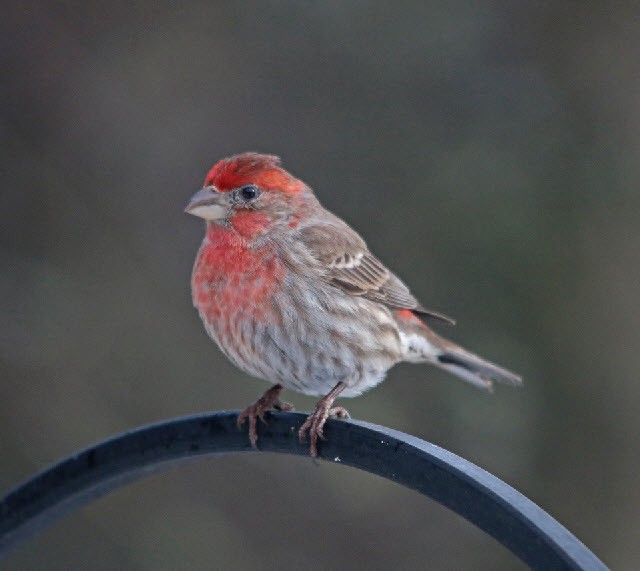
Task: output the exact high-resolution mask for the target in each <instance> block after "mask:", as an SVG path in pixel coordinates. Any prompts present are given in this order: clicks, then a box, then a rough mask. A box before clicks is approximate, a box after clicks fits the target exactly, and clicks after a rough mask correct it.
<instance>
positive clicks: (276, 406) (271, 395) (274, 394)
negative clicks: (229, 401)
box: [236, 385, 293, 450]
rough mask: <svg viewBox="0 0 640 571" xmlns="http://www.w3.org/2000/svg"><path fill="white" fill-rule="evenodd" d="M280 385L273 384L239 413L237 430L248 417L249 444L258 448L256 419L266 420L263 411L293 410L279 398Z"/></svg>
mask: <svg viewBox="0 0 640 571" xmlns="http://www.w3.org/2000/svg"><path fill="white" fill-rule="evenodd" d="M282 389H283V387H282V385H273V386H272V387H271V388H270V389H269V390H268V391H267V392H265V393H264V394H263V395H262V396H261V397H260V398H259V399H258V400H257V401H256V402H255V403H254V404H251V405H249V406H248V407H247V408H245V409H244V410H243V411H242V412H241V413H240V414H239V415H238V420H237V421H236V424H237V425H238V430H241V429H242V425H243V424H244V423H245V421H246V420H247V419H249V440H250V441H251V446H253V448H255V449H256V450H257V449H258V429H257V424H258V419H260V420H261V421H262V422H264V424H267V421H266V420H265V419H264V415H265V413H267V412H268V411H270V410H284V411H290V410H293V405H291V404H290V403H288V402H284V401H282V400H280V393H281V392H282Z"/></svg>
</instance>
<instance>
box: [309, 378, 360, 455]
mask: <svg viewBox="0 0 640 571" xmlns="http://www.w3.org/2000/svg"><path fill="white" fill-rule="evenodd" d="M344 388H345V385H344V383H338V384H337V385H336V386H335V388H334V389H333V390H332V391H331V392H330V393H329V394H328V395H327V396H326V397H323V398H321V399H320V400H319V401H318V404H317V405H316V409H315V410H314V411H313V412H312V413H311V414H310V415H309V416H308V417H307V420H305V421H304V424H303V425H302V426H301V427H300V430H299V431H298V438H299V439H300V442H304V439H305V436H306V434H307V432H308V433H309V440H310V445H309V452H310V453H311V456H312V457H313V458H316V457H317V456H318V438H321V439H322V440H325V437H324V433H323V429H324V425H325V423H326V422H327V419H328V418H329V417H330V416H335V417H338V418H351V417H350V416H349V413H348V412H347V409H346V408H344V407H342V406H333V401H335V400H336V397H337V396H338V394H339V393H340V392H342V390H343V389H344Z"/></svg>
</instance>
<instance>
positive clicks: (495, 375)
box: [435, 342, 522, 391]
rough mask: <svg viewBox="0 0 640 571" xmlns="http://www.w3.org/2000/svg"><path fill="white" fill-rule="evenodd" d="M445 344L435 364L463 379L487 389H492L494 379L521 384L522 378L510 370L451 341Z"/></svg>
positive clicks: (511, 383)
mask: <svg viewBox="0 0 640 571" xmlns="http://www.w3.org/2000/svg"><path fill="white" fill-rule="evenodd" d="M447 345H449V346H448V347H447V348H446V349H445V350H444V351H443V352H442V353H441V354H440V355H438V357H437V362H436V363H435V364H436V365H438V366H439V367H441V368H442V369H445V370H447V371H449V372H451V373H453V374H454V375H457V376H458V377H460V378H462V379H464V380H465V381H467V382H469V383H471V384H473V385H475V386H477V387H479V388H481V389H485V390H489V391H490V390H492V389H493V382H494V381H495V382H498V383H505V384H508V385H521V384H522V378H521V377H519V376H518V375H516V374H514V373H512V372H511V371H507V369H503V368H502V367H499V366H498V365H494V364H493V363H490V362H489V361H485V360H484V359H481V358H480V357H478V356H477V355H474V354H473V353H469V352H468V351H466V350H465V349H462V347H458V346H456V345H454V344H453V343H449V342H448V343H447Z"/></svg>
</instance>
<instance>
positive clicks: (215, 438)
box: [0, 411, 606, 571]
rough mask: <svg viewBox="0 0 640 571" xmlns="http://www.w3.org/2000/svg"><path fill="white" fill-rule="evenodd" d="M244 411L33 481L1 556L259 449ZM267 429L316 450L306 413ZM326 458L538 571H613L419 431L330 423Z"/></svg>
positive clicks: (127, 442)
mask: <svg viewBox="0 0 640 571" xmlns="http://www.w3.org/2000/svg"><path fill="white" fill-rule="evenodd" d="M237 415H238V411H222V412H215V413H211V414H203V415H197V416H190V417H185V418H179V419H175V420H168V421H165V422H161V423H158V424H153V425H150V426H146V427H142V428H138V429H136V430H133V431H131V432H127V433H124V434H122V435H120V436H116V437H114V438H110V439H109V440H106V441H104V442H102V443H99V444H96V445H95V446H92V447H90V448H87V449H86V450H84V451H82V452H79V453H78V454H75V455H73V456H71V457H70V458H67V459H66V460H63V461H61V462H59V463H58V464H55V465H53V466H52V467H50V468H48V469H47V470H45V471H43V472H41V473H40V474H38V475H36V476H34V477H33V478H31V479H30V480H27V481H26V482H24V483H23V484H22V485H20V486H19V487H17V488H16V489H15V490H13V491H12V492H10V493H9V494H8V495H7V496H5V497H4V498H3V499H2V501H1V502H0V557H2V556H3V555H6V554H7V552H8V551H9V550H10V549H11V548H12V547H15V546H16V545H17V544H19V543H20V542H22V541H24V540H26V539H28V538H29V537H30V536H32V535H34V534H35V533H36V532H37V531H39V530H41V529H43V528H44V527H46V526H48V525H50V524H52V523H53V522H54V521H56V520H57V519H59V518H61V517H62V516H63V515H65V514H66V513H68V512H70V511H72V510H74V509H76V508H79V507H81V506H83V505H85V504H87V503H88V502H90V501H91V500H93V499H96V498H98V497H100V496H102V495H104V494H106V493H107V492H109V491H111V490H113V489H115V488H118V487H119V486H122V485H124V484H125V483H128V482H131V481H133V480H137V479H139V478H142V477H144V476H147V475H149V474H152V473H154V472H159V471H161V470H164V469H166V467H167V466H169V465H175V464H176V463H178V464H179V463H181V462H186V461H188V460H190V459H193V458H194V457H198V456H212V455H216V454H222V453H229V452H252V451H253V449H252V448H251V446H250V445H249V439H248V438H247V434H246V431H242V432H241V431H239V430H238V429H237V428H236V418H237ZM267 418H268V424H267V425H262V426H260V429H259V431H260V440H259V446H260V448H261V450H263V451H265V452H280V453H285V454H297V455H300V456H307V455H308V454H309V449H308V446H306V445H304V444H300V443H299V442H298V436H297V434H298V428H299V427H300V425H301V424H302V423H303V422H304V420H305V418H306V416H305V415H304V414H302V413H291V412H286V413H285V412H274V413H271V414H269V415H268V417H267ZM325 435H326V437H327V440H326V441H324V442H322V443H321V444H320V451H319V457H320V458H322V459H324V460H327V461H330V462H340V463H342V464H345V465H347V466H353V467H355V468H360V469H361V470H365V471H367V472H371V473H373V474H377V475H378V476H382V477H384V478H387V479H389V480H392V481H394V482H398V483H399V484H402V485H404V486H407V487H408V488H411V489H413V490H416V491H418V492H420V493H421V494H425V495H427V496H429V497H430V498H432V499H434V500H435V501H437V502H439V503H441V504H442V505H444V506H447V507H448V508H450V509H452V510H453V511H454V512H456V513H458V514H460V515H461V516H463V517H465V518H466V519H468V520H469V521H470V522H472V523H473V524H475V525H476V526H478V527H479V528H480V529H482V530H484V531H485V532H487V533H488V534H489V535H491V536H493V537H494V538H495V539H497V540H498V541H500V542H501V543H502V544H504V545H505V546H506V547H507V548H509V549H510V550H511V551H512V552H513V553H514V554H515V555H517V556H518V557H519V558H520V559H522V560H523V561H524V562H525V563H527V564H529V565H530V566H531V567H532V568H534V569H544V570H546V571H548V570H551V569H581V570H606V567H605V565H604V564H603V563H602V562H601V561H600V560H599V559H598V558H597V557H596V556H595V555H594V554H593V553H592V552H591V551H589V549H587V548H586V547H585V546H584V545H583V544H582V543H581V542H580V541H579V540H578V539H576V538H575V537H574V536H573V535H572V534H571V533H570V532H569V531H568V530H567V529H566V528H564V527H563V526H562V525H560V524H559V523H558V522H557V521H555V520H554V519H553V518H552V517H551V516H549V515H548V514H547V513H546V512H544V511H543V510H542V509H540V508H539V507H538V506H537V505H536V504H534V503H533V502H531V501H530V500H528V499H527V498H526V497H524V496H523V495H522V494H520V493H519V492H517V491H516V490H514V489H513V488H511V487H510V486H508V485H507V484H505V483H504V482H502V481H501V480H499V479H497V478H496V477H494V476H492V475H491V474H489V473H488V472H485V471H484V470H482V469H481V468H478V467H477V466H475V465H473V464H471V463H470V462H467V461H466V460H464V459H462V458H460V457H459V456H456V455H455V454H452V453H451V452H447V451H446V450H443V449H442V448H439V447H437V446H435V445H433V444H429V443H428V442H425V441H423V440H419V439H418V438H414V437H413V436H409V435H407V434H403V433H401V432H397V431H395V430H391V429H389V428H384V427H381V426H376V425H374V424H369V423H366V422H360V421H355V420H330V421H329V422H327V424H326V426H325Z"/></svg>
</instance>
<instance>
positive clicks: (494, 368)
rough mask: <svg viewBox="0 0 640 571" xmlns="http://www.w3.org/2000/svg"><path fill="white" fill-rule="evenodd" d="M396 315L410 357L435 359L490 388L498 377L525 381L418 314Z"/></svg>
mask: <svg viewBox="0 0 640 571" xmlns="http://www.w3.org/2000/svg"><path fill="white" fill-rule="evenodd" d="M396 315H397V317H398V325H400V333H401V341H402V344H403V346H404V348H405V360H406V361H409V362H412V363H425V362H426V363H432V364H434V365H436V366H438V367H440V368H441V369H445V370H446V371H449V372H450V373H452V374H454V375H456V376H458V377H460V378H461V379H463V380H465V381H467V382H468V383H471V384H472V385H475V386H476V387H479V388H481V389H484V390H488V391H491V390H492V389H493V383H494V381H495V382H498V383H505V384H508V385H521V384H522V378H521V377H520V376H518V375H516V374H514V373H512V372H511V371H508V370H507V369H503V368H502V367H499V366H498V365H494V364H493V363H490V362H489V361H486V360H484V359H482V358H481V357H479V356H478V355H475V354H474V353H471V352H470V351H467V350H466V349H463V348H462V347H460V346H459V345H456V344H455V343H453V342H451V341H449V340H448V339H444V338H443V337H440V336H439V335H437V334H436V333H435V332H433V331H432V330H431V329H430V328H429V327H428V326H427V325H425V324H424V323H423V322H422V321H421V320H420V319H419V318H418V317H416V316H413V315H409V314H408V313H403V312H398V313H397V314H396Z"/></svg>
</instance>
